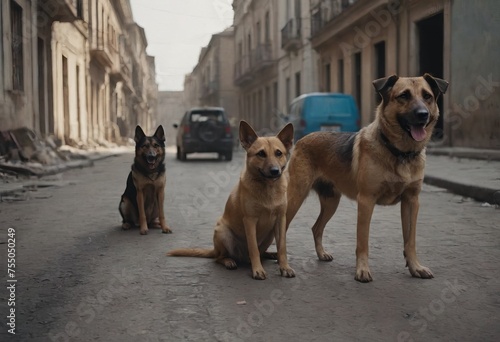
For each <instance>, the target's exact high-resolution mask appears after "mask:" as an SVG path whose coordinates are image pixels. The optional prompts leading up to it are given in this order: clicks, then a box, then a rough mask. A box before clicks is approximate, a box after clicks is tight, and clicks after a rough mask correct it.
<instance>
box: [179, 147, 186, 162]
mask: <svg viewBox="0 0 500 342" xmlns="http://www.w3.org/2000/svg"><path fill="white" fill-rule="evenodd" d="M186 159H187V153H186V152H184V151H183V150H182V149H179V160H180V161H185V160H186Z"/></svg>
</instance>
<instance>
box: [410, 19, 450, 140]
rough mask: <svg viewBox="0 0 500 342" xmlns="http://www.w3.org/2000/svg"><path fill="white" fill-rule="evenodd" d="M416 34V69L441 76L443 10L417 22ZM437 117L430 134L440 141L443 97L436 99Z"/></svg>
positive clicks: (442, 133) (422, 72) (421, 72)
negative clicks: (432, 131)
mask: <svg viewBox="0 0 500 342" xmlns="http://www.w3.org/2000/svg"><path fill="white" fill-rule="evenodd" d="M417 34H418V51H419V53H418V63H419V64H418V69H419V75H423V74H424V73H426V72H427V73H429V74H432V75H433V76H435V77H439V78H443V50H444V15H443V12H440V13H438V14H435V15H433V16H432V17H429V18H426V19H423V20H420V21H419V22H417ZM438 107H439V113H440V115H439V118H438V122H437V124H436V127H435V129H434V133H433V134H432V140H433V141H441V140H442V139H443V137H444V131H443V129H444V125H443V123H444V116H445V115H446V113H445V112H444V108H443V97H442V96H440V97H439V99H438Z"/></svg>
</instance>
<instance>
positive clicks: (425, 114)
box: [415, 108, 429, 121]
mask: <svg viewBox="0 0 500 342" xmlns="http://www.w3.org/2000/svg"><path fill="white" fill-rule="evenodd" d="M415 116H416V117H417V120H418V121H427V119H429V111H428V110H427V109H424V108H421V109H417V111H416V112H415Z"/></svg>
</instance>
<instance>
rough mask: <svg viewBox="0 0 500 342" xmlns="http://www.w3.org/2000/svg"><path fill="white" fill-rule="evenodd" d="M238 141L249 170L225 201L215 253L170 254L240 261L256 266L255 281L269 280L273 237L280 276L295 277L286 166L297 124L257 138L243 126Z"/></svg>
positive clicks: (230, 262) (231, 266)
mask: <svg viewBox="0 0 500 342" xmlns="http://www.w3.org/2000/svg"><path fill="white" fill-rule="evenodd" d="M240 141H241V145H242V146H243V148H244V149H245V150H246V152H247V158H246V163H245V169H244V170H243V172H242V173H241V176H240V181H239V183H238V184H237V185H236V187H235V188H234V189H233V191H232V192H231V194H230V195H229V198H228V200H227V203H226V207H225V209H224V213H223V214H222V217H221V218H219V220H218V221H217V225H216V226H215V231H214V239H213V241H214V248H213V249H187V248H184V249H176V250H173V251H170V252H169V253H168V255H171V256H193V257H205V258H216V261H217V262H218V263H220V264H222V265H224V266H225V267H226V268H227V269H235V268H236V267H237V264H236V263H237V262H248V261H250V263H251V264H252V277H253V278H254V279H266V272H265V271H264V268H263V267H262V263H261V256H262V255H263V254H264V252H265V251H266V249H267V248H268V247H269V246H270V245H271V243H272V242H273V240H274V239H276V244H277V247H278V253H277V258H278V263H279V267H280V271H281V275H282V276H286V277H294V276H295V273H294V271H293V269H292V268H290V266H289V265H288V260H287V253H286V237H285V235H286V226H285V224H286V207H287V196H286V192H287V185H288V179H287V176H286V174H285V173H286V171H285V167H286V164H287V160H288V154H289V152H290V150H291V148H292V145H293V126H292V124H288V125H286V126H285V127H284V128H283V129H282V130H281V131H280V132H279V133H278V135H276V136H275V137H258V136H257V134H256V133H255V131H254V130H253V129H252V127H250V125H249V124H248V123H246V122H245V121H241V122H240Z"/></svg>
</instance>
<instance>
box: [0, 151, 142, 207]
mask: <svg viewBox="0 0 500 342" xmlns="http://www.w3.org/2000/svg"><path fill="white" fill-rule="evenodd" d="M132 151H133V148H131V147H116V148H108V149H105V148H102V149H95V150H90V151H84V150H79V151H77V150H76V149H74V150H73V152H72V154H73V158H75V159H72V160H68V161H64V162H59V163H56V164H54V165H46V166H42V165H39V166H37V167H33V168H31V171H32V172H34V174H33V175H31V176H22V177H20V178H9V179H8V180H2V179H0V202H1V201H2V198H3V196H6V195H10V194H12V193H17V192H20V191H24V190H26V189H29V188H31V187H33V186H35V187H36V186H38V185H40V186H44V185H46V184H48V183H47V181H45V180H44V179H43V177H46V176H52V175H56V174H59V173H61V172H64V171H67V170H70V169H78V168H83V167H89V166H93V165H94V162H95V161H98V160H101V159H105V158H110V157H114V156H117V155H119V154H122V153H129V152H132ZM12 166H13V170H15V167H16V164H12ZM18 166H19V167H20V168H22V167H23V164H19V165H18ZM0 171H1V170H0ZM11 177H12V176H11ZM50 182H52V180H51V181H49V183H50Z"/></svg>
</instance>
